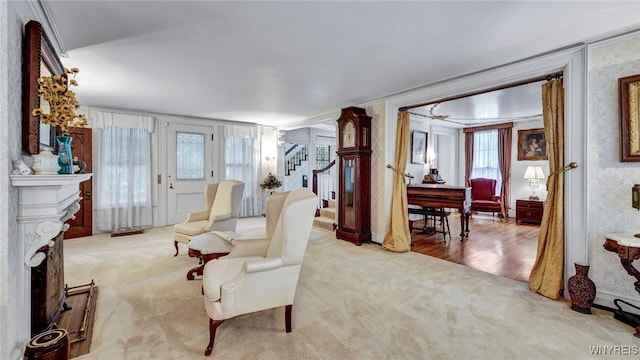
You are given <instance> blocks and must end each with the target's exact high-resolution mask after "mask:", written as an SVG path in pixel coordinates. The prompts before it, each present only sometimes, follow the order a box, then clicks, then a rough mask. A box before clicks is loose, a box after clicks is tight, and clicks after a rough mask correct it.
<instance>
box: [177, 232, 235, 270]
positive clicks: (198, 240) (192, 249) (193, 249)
mask: <svg viewBox="0 0 640 360" xmlns="http://www.w3.org/2000/svg"><path fill="white" fill-rule="evenodd" d="M234 242H235V240H231V241H230V240H226V239H224V238H223V237H221V236H219V235H217V234H215V233H204V234H200V235H196V236H194V237H192V238H191V239H189V256H190V257H197V258H198V259H200V265H198V266H196V267H194V268H193V269H191V270H189V271H188V272H187V280H193V279H195V275H199V276H202V273H203V271H204V266H205V265H206V264H207V262H209V261H210V260H215V259H217V258H219V257H221V256H225V255H227V254H229V253H230V252H231V249H233V244H234Z"/></svg>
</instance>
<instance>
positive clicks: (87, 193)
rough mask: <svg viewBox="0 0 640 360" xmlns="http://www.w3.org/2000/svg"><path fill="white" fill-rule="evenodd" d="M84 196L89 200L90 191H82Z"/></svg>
mask: <svg viewBox="0 0 640 360" xmlns="http://www.w3.org/2000/svg"><path fill="white" fill-rule="evenodd" d="M84 198H85V199H86V200H91V191H87V192H85V193H84Z"/></svg>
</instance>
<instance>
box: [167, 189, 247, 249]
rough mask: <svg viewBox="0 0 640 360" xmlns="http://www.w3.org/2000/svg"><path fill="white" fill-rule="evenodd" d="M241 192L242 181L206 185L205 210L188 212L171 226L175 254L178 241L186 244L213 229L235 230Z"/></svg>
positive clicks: (242, 190) (240, 203) (240, 202)
mask: <svg viewBox="0 0 640 360" xmlns="http://www.w3.org/2000/svg"><path fill="white" fill-rule="evenodd" d="M243 193H244V183H243V182H242V181H239V180H224V181H221V182H219V183H217V184H209V185H207V186H206V188H205V191H204V196H205V201H204V202H205V210H202V211H194V212H190V213H189V215H188V216H187V220H185V221H184V222H183V223H180V224H176V225H174V226H173V232H174V237H173V239H174V240H173V245H174V247H175V248H176V253H175V256H177V255H178V243H184V244H187V243H188V242H189V239H190V238H191V237H193V236H196V235H200V234H203V233H205V232H209V231H213V230H219V231H235V230H236V224H237V222H238V214H239V213H240V206H241V205H242V196H243Z"/></svg>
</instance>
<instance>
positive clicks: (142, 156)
mask: <svg viewBox="0 0 640 360" xmlns="http://www.w3.org/2000/svg"><path fill="white" fill-rule="evenodd" d="M150 137H151V135H150V133H149V132H148V130H147V129H134V128H119V127H114V126H106V127H105V128H103V129H101V138H100V148H99V152H100V154H99V156H98V167H99V176H98V177H97V182H98V188H99V189H100V190H99V191H98V197H97V204H96V207H97V215H98V216H97V217H96V220H95V223H96V230H98V231H106V232H108V231H114V230H121V229H132V228H141V227H149V226H152V224H153V223H152V207H151V204H152V201H151V200H152V199H151V142H150Z"/></svg>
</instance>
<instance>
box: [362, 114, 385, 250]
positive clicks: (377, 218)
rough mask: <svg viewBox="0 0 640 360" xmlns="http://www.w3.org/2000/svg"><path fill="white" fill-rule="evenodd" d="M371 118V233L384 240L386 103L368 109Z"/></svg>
mask: <svg viewBox="0 0 640 360" xmlns="http://www.w3.org/2000/svg"><path fill="white" fill-rule="evenodd" d="M366 111H367V115H369V116H371V150H372V153H371V233H372V234H373V237H374V240H375V238H376V235H379V236H380V237H381V239H382V237H383V236H384V229H385V226H386V223H387V219H384V174H385V170H386V168H385V163H384V149H385V143H384V123H385V117H384V112H385V105H384V102H382V103H378V104H374V105H372V106H369V107H367V108H366Z"/></svg>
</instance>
